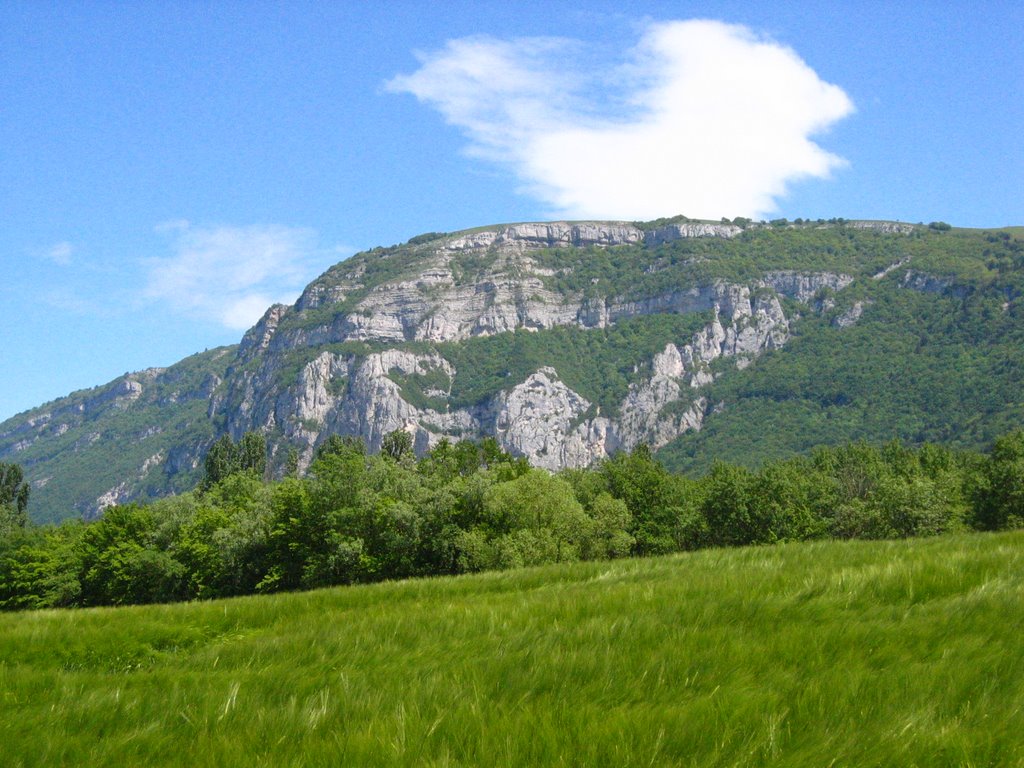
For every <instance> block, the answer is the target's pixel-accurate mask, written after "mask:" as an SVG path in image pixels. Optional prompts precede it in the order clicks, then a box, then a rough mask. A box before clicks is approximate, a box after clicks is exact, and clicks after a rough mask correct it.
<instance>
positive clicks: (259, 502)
mask: <svg viewBox="0 0 1024 768" xmlns="http://www.w3.org/2000/svg"><path fill="white" fill-rule="evenodd" d="M265 450H266V446H265V443H264V442H263V438H262V437H260V436H257V435H255V434H253V433H250V434H247V435H246V436H244V437H243V438H242V440H241V441H240V442H239V443H237V444H236V443H233V442H232V441H231V440H230V439H228V438H224V439H222V440H221V441H219V442H218V443H217V444H216V445H215V446H214V448H213V449H212V450H211V451H210V452H209V454H208V455H207V458H206V462H205V477H204V479H203V481H202V482H201V483H200V485H199V486H198V487H197V488H196V489H195V490H192V491H189V492H186V493H182V494H181V495H178V496H172V497H169V498H164V499H160V500H157V501H154V502H151V503H149V504H127V505H121V506H114V507H111V508H109V509H108V510H106V512H105V514H104V515H103V517H102V518H101V519H99V520H96V521H94V522H82V521H80V520H75V521H65V522H64V523H62V524H60V525H41V526H37V525H32V524H30V523H28V522H27V517H26V515H25V503H27V491H26V490H25V488H27V486H25V484H24V482H23V481H22V479H21V476H20V471H19V470H18V468H17V466H16V465H9V464H5V465H3V467H2V470H3V471H2V472H0V479H2V481H3V483H2V487H0V491H2V494H3V495H2V496H0V501H2V513H3V514H2V518H0V520H2V523H0V608H3V609H8V610H11V609H27V608H46V607H60V606H96V605H123V604H133V603H154V602H170V601H180V600H194V599H206V598H215V597H224V596H229V595H244V594H252V593H270V592H279V591H287V590H297V589H311V588H315V587H322V586H328V585H335V584H352V583H359V582H373V581H381V580H388V579H401V578H407V577H413V576H430V575H441V574H458V573H467V572H474V571H484V570H495V569H505V568H512V567H518V566H528V565H540V564H545V563H556V562H570V561H576V560H602V559H610V558H621V557H629V556H645V555H655V554H664V553H670V552H677V551H684V550H693V549H700V548H705V547H721V546H744V545H758V544H772V543H776V542H786V541H804V540H814V539H827V538H836V539H849V538H865V539H891V538H904V537H912V536H929V535H935V534H941V533H946V532H952V531H961V530H971V529H976V530H1001V529H1007V528H1016V527H1020V526H1022V525H1024V432H1021V431H1015V432H1011V433H1008V434H1006V435H1004V436H1003V437H1001V438H1000V439H998V440H997V441H996V442H995V444H994V445H993V446H992V448H991V450H990V451H988V452H987V453H978V452H972V451H958V450H954V449H951V448H949V447H945V446H939V445H935V444H925V445H923V446H920V447H908V446H905V445H902V444H900V443H899V442H896V441H893V442H890V443H888V444H886V445H884V446H881V447H878V446H874V445H870V444H868V443H866V442H854V443H849V444H846V445H844V446H841V447H836V448H820V449H818V450H816V451H814V452H813V453H812V454H810V455H806V456H802V457H797V458H789V459H785V460H774V461H769V462H767V463H765V464H764V465H763V467H762V468H761V469H759V470H757V471H753V470H751V469H748V468H746V467H744V466H742V465H739V464H733V463H724V462H716V463H714V464H713V465H712V466H711V468H710V470H709V471H708V472H707V473H706V474H704V475H702V476H699V477H688V476H684V475H681V474H674V473H671V472H669V471H668V470H667V469H666V468H665V466H664V465H663V464H662V463H661V462H660V461H658V460H657V459H655V458H654V457H652V455H651V453H650V451H649V450H648V449H647V448H646V447H640V448H638V449H636V450H634V451H632V452H630V453H620V454H617V455H616V456H614V457H612V458H611V459H609V460H607V461H604V462H602V463H600V464H598V465H596V466H594V467H592V468H590V469H583V470H565V471H563V472H560V473H558V474H550V473H548V472H546V471H544V470H540V469H533V468H531V467H530V466H529V465H528V464H527V463H526V461H525V460H523V459H521V458H513V457H512V456H510V455H509V454H507V453H505V452H503V451H501V450H500V448H499V447H498V445H497V443H496V442H495V441H494V440H490V439H489V440H484V441H483V442H479V443H477V442H471V441H460V442H457V443H450V442H448V441H442V442H441V443H439V444H438V445H437V446H436V447H435V448H434V449H433V450H431V451H430V452H429V453H428V454H426V455H424V456H423V457H421V458H419V459H417V458H416V457H415V455H414V454H413V451H412V444H411V439H410V437H409V435H408V434H407V433H405V432H394V433H392V434H390V435H388V436H387V438H386V439H385V441H384V445H383V448H382V450H381V452H380V453H379V454H374V455H371V454H369V453H368V452H367V451H366V449H365V446H364V444H363V443H362V442H361V441H359V440H355V439H352V438H340V437H332V438H330V439H328V441H327V442H326V443H325V444H324V445H323V446H322V447H321V449H320V451H319V453H318V456H317V458H316V460H315V461H314V462H313V464H312V466H311V467H310V468H309V471H308V473H306V474H305V475H304V476H303V477H298V476H296V475H295V474H293V475H291V476H289V477H285V478H284V479H282V480H277V481H267V480H265V479H264V478H263V476H262V475H261V473H265Z"/></svg>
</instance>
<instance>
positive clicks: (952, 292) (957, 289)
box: [900, 269, 970, 299]
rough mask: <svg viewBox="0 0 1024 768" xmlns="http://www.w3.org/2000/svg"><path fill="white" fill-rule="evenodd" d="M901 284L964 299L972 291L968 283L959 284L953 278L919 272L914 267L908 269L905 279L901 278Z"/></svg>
mask: <svg viewBox="0 0 1024 768" xmlns="http://www.w3.org/2000/svg"><path fill="white" fill-rule="evenodd" d="M900 286H901V287H903V288H909V289H910V290H912V291H920V292H921V293H941V294H944V295H947V296H953V297H955V298H958V299H962V298H963V297H964V296H966V295H967V294H968V293H970V289H969V288H968V287H967V286H966V285H957V284H956V283H954V282H953V280H952V279H951V278H948V277H939V276H938V275H932V274H929V273H927V272H918V271H917V270H913V269H911V270H907V272H906V273H905V274H904V275H903V279H902V280H900Z"/></svg>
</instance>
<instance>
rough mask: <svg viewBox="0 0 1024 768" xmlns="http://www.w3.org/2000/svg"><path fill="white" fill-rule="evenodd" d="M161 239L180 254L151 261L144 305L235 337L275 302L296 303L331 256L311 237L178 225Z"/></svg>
mask: <svg viewBox="0 0 1024 768" xmlns="http://www.w3.org/2000/svg"><path fill="white" fill-rule="evenodd" d="M157 231H158V232H160V233H162V234H165V235H168V236H170V237H171V238H172V251H173V253H172V255H170V256H167V257H161V258H152V259H146V260H145V262H146V268H147V284H146V287H145V290H144V297H145V298H146V299H150V300H157V301H163V302H165V303H166V304H168V305H169V306H170V307H171V308H172V309H174V310H176V311H178V312H179V313H182V314H186V315H191V316H193V317H197V318H199V319H203V320H213V321H215V322H218V323H220V324H222V325H224V326H226V327H227V328H231V329H235V330H244V329H246V328H249V327H250V326H251V325H252V324H253V323H255V322H256V321H257V320H258V319H259V318H260V316H261V315H262V314H263V313H264V311H265V310H266V309H267V307H269V306H270V305H271V304H273V303H274V302H291V301H294V300H295V298H296V296H297V295H298V293H299V291H301V290H302V288H303V286H304V285H305V283H306V282H307V281H308V280H309V278H310V277H311V276H312V275H313V274H315V273H316V272H317V271H318V269H319V268H320V267H322V265H323V261H324V256H325V254H324V252H323V251H322V250H320V249H319V248H318V247H317V239H316V234H315V233H314V232H313V231H311V230H308V229H301V228H290V227H281V226H245V227H237V226H215V227H207V226H193V225H190V224H189V223H188V222H185V221H176V222H173V223H168V224H164V225H160V226H158V227H157ZM335 260H336V258H335Z"/></svg>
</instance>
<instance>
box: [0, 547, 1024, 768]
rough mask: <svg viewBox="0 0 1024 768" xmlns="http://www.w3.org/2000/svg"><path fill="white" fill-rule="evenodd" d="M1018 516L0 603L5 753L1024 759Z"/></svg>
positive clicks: (217, 760) (547, 759) (122, 761)
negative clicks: (889, 534)
mask: <svg viewBox="0 0 1024 768" xmlns="http://www.w3.org/2000/svg"><path fill="white" fill-rule="evenodd" d="M1022 574H1024V535H1022V534H1020V533H1011V534H999V535H977V534H976V535H970V536H960V537H945V538H939V539H929V540H914V541H905V542H886V543H844V544H838V543H821V544H799V545H787V546H778V547H767V548H756V549H746V550H709V551H705V552H700V553H693V554H687V555H681V556H675V557H669V558H660V559H652V560H629V561H616V562H613V563H608V562H602V563H588V564H576V565H572V566H568V567H547V568H541V569H533V570H525V571H513V572H503V573H494V574H487V575H482V576H473V577H459V578H448V579H433V580H425V581H408V582H397V583H390V584H381V585H376V586H372V587H351V588H340V589H332V590H324V591H319V592H311V593H304V594H289V595H280V596H273V597H259V598H245V599H236V600H230V601H217V602H210V603H192V604H180V605H173V606H152V607H145V608H122V609H95V610H82V611H46V612H37V613H23V614H8V615H0V658H3V659H4V663H3V665H0V713H2V715H3V716H2V717H0V743H3V744H4V760H5V764H7V765H10V766H15V767H18V766H33V765H60V764H76V765H82V764H89V765H97V766H99V765H126V764H139V765H142V764H145V765H188V766H205V765H209V766H214V765H216V766H227V765H247V766H250V765H256V766H261V765H263V766H271V765H273V766H280V765H339V764H345V765H366V766H372V765H453V766H454V765H475V766H476V765H509V766H512V765H562V764H566V765H570V764H572V765H588V766H589V765H593V766H600V765H608V766H622V765H686V766H727V765H730V766H731V765H786V766H801V765H806V766H822V765H878V766H907V765H1020V764H1021V763H1022V761H1024V735H1022V734H1024V640H1022V636H1021V633H1020V631H1019V628H1020V625H1021V622H1022V621H1024V605H1022V602H1021V594H1022V590H1024V575H1022Z"/></svg>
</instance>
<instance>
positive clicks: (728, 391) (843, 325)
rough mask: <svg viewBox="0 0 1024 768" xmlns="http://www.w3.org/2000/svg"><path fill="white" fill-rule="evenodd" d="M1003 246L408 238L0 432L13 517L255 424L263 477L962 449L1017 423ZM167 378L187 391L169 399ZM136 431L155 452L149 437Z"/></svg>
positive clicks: (853, 228) (558, 232)
mask: <svg viewBox="0 0 1024 768" xmlns="http://www.w3.org/2000/svg"><path fill="white" fill-rule="evenodd" d="M1022 289H1024V240H1021V239H1019V238H1018V237H1016V235H1014V234H1011V233H1010V232H1009V231H996V232H984V231H971V230H951V231H950V230H948V228H945V227H924V226H916V225H908V224H898V223H892V222H847V221H843V220H834V221H831V222H801V223H800V224H789V223H782V222H779V223H776V224H775V225H756V224H749V223H746V222H740V224H731V223H709V222H693V221H689V220H685V219H683V218H680V219H677V220H672V221H662V222H653V223H650V224H640V225H636V224H628V223H623V222H579V223H567V222H555V223H550V224H517V225H506V226H499V227H490V228H481V229H478V230H469V231H466V232H460V233H453V234H438V233H432V234H428V235H422V236H420V237H416V238H413V239H412V240H410V241H409V242H408V243H406V244H404V245H401V246H393V247H390V248H376V249H373V250H371V251H368V252H365V253H362V254H357V255H356V256H354V257H352V258H350V259H348V260H346V261H344V262H341V263H340V264H338V265H335V266H334V267H331V268H330V269H329V270H327V272H325V273H324V274H323V275H322V276H320V277H319V278H317V280H315V281H314V282H313V283H311V284H310V285H309V286H308V287H307V289H306V290H305V291H304V293H303V294H302V296H301V297H300V298H299V300H298V301H297V302H296V303H295V305H294V306H292V307H284V306H275V307H272V308H271V309H270V310H268V312H267V314H266V315H265V316H264V318H263V319H262V320H261V321H260V322H259V323H258V324H257V325H256V326H255V327H254V328H253V329H251V330H250V331H249V332H248V333H247V334H246V335H245V337H244V338H243V339H242V341H241V343H240V345H239V346H238V347H236V348H235V347H233V348H225V349H222V350H215V351H213V352H211V353H206V354H204V355H202V356H197V357H195V358H190V359H189V360H187V361H183V362H182V363H181V364H179V365H177V366H174V367H172V368H170V369H167V371H162V372H161V371H157V372H153V371H150V372H143V373H141V374H133V375H130V376H127V377H124V378H122V379H119V380H117V381H115V382H112V383H111V384H109V385H107V386H106V387H103V388H99V389H97V390H91V391H89V392H85V393H78V394H76V395H72V396H70V397H69V398H65V399H63V400H59V401H56V402H54V403H51V404H48V405H46V406H43V407H42V408H39V409H35V410H33V411H30V412H28V413H26V414H22V415H21V416H18V417H15V418H14V419H10V420H8V421H7V422H4V423H3V424H0V460H5V461H17V462H18V463H21V464H22V465H23V466H24V467H25V469H26V473H27V475H28V477H29V478H30V479H31V480H32V482H33V484H34V488H35V490H34V496H33V499H34V500H33V503H32V505H31V507H30V508H31V512H32V515H33V517H35V518H36V519H38V520H55V519H60V518H63V517H67V516H70V515H72V514H85V515H87V516H88V515H93V514H95V513H96V512H97V511H98V510H99V509H101V508H102V507H103V506H104V505H105V504H109V503H113V502H117V501H125V500H128V499H131V498H134V497H137V496H140V495H142V496H146V495H154V494H160V493H166V492H168V491H171V490H173V489H175V488H180V487H184V486H185V485H187V484H188V483H189V482H193V481H194V477H195V468H196V467H197V465H198V461H199V459H200V457H201V456H202V453H203V452H204V451H205V449H206V448H207V447H208V446H209V444H210V443H211V442H212V440H213V439H215V437H216V436H218V435H219V434H223V433H224V432H229V433H231V434H232V435H233V436H234V437H236V438H237V437H239V436H240V435H241V434H242V433H243V432H245V431H247V430H260V431H262V432H263V433H265V434H266V435H267V436H268V440H269V442H270V445H271V450H272V454H273V455H272V457H271V465H272V467H274V468H275V469H277V470H278V471H279V470H280V469H281V468H283V466H284V465H285V463H286V460H287V459H286V457H287V454H288V452H289V449H290V448H292V447H294V448H295V449H297V451H298V452H299V458H300V466H305V464H306V463H308V461H309V460H310V458H311V457H312V455H313V451H314V450H315V448H316V446H317V445H318V444H320V443H321V442H322V441H323V440H324V439H326V437H327V436H328V435H330V434H335V433H340V434H353V435H360V436H362V437H363V438H365V439H366V440H367V442H368V443H369V444H370V446H371V448H376V447H377V446H379V445H380V440H381V438H382V436H383V435H385V434H386V433H388V432H390V431H392V430H394V429H406V430H408V431H409V432H410V433H412V434H413V435H414V437H415V441H416V446H417V449H418V450H423V449H425V448H427V447H428V446H430V445H432V444H435V443H436V442H437V441H438V440H440V439H441V438H442V437H451V438H459V437H470V436H484V435H494V436H496V437H497V438H498V440H499V442H500V444H501V446H502V447H503V448H504V449H506V450H509V451H511V452H513V453H516V454H519V455H525V456H527V457H528V458H529V459H530V461H531V462H533V463H534V464H537V465H539V466H544V467H547V468H550V469H557V468H561V467H565V466H582V465H586V464H589V463H591V462H593V461H595V460H600V459H602V458H604V457H605V456H608V455H610V454H611V453H613V452H615V451H616V450H619V449H623V448H625V449H629V448H632V447H633V446H635V445H638V444H640V443H646V444H650V445H652V446H654V447H655V448H661V449H662V455H663V457H665V458H666V459H667V460H668V461H669V463H671V464H673V465H674V466H677V467H680V468H698V469H699V468H702V467H705V466H707V465H708V463H709V462H710V460H711V459H712V458H713V457H714V456H719V455H720V456H722V457H725V458H729V459H731V460H734V461H741V462H744V463H749V464H756V463H757V462H759V461H761V460H763V459H764V458H765V457H768V456H777V455H781V454H785V453H788V452H793V451H800V450H805V449H807V448H809V447H811V446H813V445H817V444H828V443H833V444H834V443H838V442H845V441H847V440H850V439H855V438H865V439H869V440H887V439H890V438H892V437H899V438H902V439H904V440H907V441H909V442H919V441H921V440H924V439H928V440H935V441H946V442H952V443H955V444H959V445H964V446H970V447H981V446H983V445H984V444H986V443H987V442H989V441H990V440H991V439H992V438H993V437H994V436H995V435H997V434H999V433H1001V432H1004V431H1006V430H1007V428H1008V427H1010V426H1015V425H1020V424H1021V423H1022V419H1021V417H1022V415H1024V412H1022V405H1021V402H1020V395H1019V383H1020V382H1021V381H1024V344H1022V342H1024V323H1022V315H1021V312H1022V309H1021V307H1020V303H1019V302H1020V300H1019V297H1020V296H1021V293H1022ZM179 380H183V381H187V382H188V384H187V386H186V385H184V384H182V385H179V384H177V383H175V382H177V381H179ZM155 436H158V439H154V437H155Z"/></svg>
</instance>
